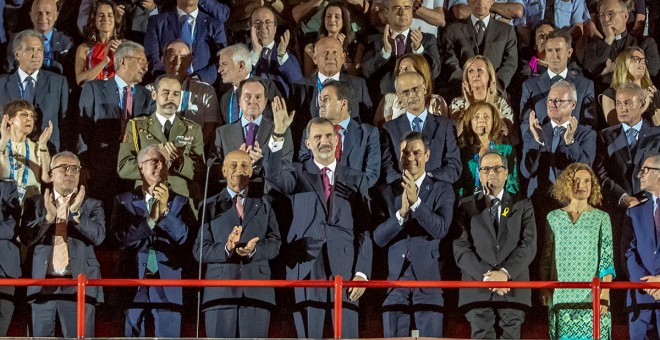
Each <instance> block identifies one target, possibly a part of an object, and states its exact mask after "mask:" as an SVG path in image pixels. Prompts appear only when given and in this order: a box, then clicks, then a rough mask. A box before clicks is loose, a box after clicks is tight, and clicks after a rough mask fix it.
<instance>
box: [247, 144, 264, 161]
mask: <svg viewBox="0 0 660 340" xmlns="http://www.w3.org/2000/svg"><path fill="white" fill-rule="evenodd" d="M245 152H247V153H248V155H249V156H250V159H252V163H253V164H254V163H256V162H258V161H259V160H260V159H261V158H262V157H263V156H264V155H263V153H262V150H261V147H260V146H259V142H258V141H254V146H252V145H250V146H249V147H248V148H247V150H245Z"/></svg>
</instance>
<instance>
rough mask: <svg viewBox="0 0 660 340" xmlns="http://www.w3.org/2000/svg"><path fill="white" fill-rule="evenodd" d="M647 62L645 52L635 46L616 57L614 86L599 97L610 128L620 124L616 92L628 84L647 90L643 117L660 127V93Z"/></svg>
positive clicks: (613, 77) (613, 75)
mask: <svg viewBox="0 0 660 340" xmlns="http://www.w3.org/2000/svg"><path fill="white" fill-rule="evenodd" d="M646 62H647V60H646V56H645V55H644V50H642V49H641V48H639V47H634V46H633V47H629V48H627V49H625V50H623V51H621V53H619V55H618V56H617V57H616V60H615V62H614V73H613V74H612V84H611V85H610V88H608V89H606V90H605V91H603V93H602V94H601V95H600V96H598V99H599V101H600V106H601V109H602V110H603V115H605V120H606V121H607V125H608V126H612V125H616V124H619V121H618V119H617V116H616V90H617V89H618V88H619V86H621V85H623V84H625V83H628V82H632V83H635V84H637V85H639V86H641V87H642V88H643V89H645V90H646V98H645V101H644V105H645V108H644V110H643V112H644V113H643V114H642V116H643V117H644V118H645V119H647V120H649V121H651V122H653V125H656V126H657V125H660V114H657V113H658V111H660V93H658V90H657V89H656V87H655V86H654V85H653V82H652V81H651V76H650V75H649V70H648V69H647V67H646Z"/></svg>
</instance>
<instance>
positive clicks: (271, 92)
mask: <svg viewBox="0 0 660 340" xmlns="http://www.w3.org/2000/svg"><path fill="white" fill-rule="evenodd" d="M262 80H263V82H264V83H265V84H266V97H267V98H268V103H267V104H266V108H265V109H264V112H263V113H262V114H263V115H264V117H266V118H268V119H270V120H271V121H272V120H273V110H272V108H271V106H270V103H271V102H272V101H273V98H275V97H282V94H281V93H280V90H278V89H277V85H276V84H275V82H274V81H272V80H270V79H262ZM233 93H234V87H233V86H231V87H230V88H229V90H227V91H225V93H223V94H222V97H220V113H221V114H222V121H223V122H224V124H230V123H234V122H236V121H237V120H239V118H240V117H234V116H232V118H231V121H229V110H230V107H229V104H230V102H231V96H232V95H233ZM238 102H239V98H236V97H234V102H233V103H231V104H232V105H238ZM239 110H240V109H239Z"/></svg>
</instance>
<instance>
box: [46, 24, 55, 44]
mask: <svg viewBox="0 0 660 340" xmlns="http://www.w3.org/2000/svg"><path fill="white" fill-rule="evenodd" d="M53 31H55V29H54V28H53V29H52V30H50V32H48V33H46V34H44V40H45V41H44V44H45V43H46V41H48V42H50V41H51V39H53Z"/></svg>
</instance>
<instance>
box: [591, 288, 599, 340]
mask: <svg viewBox="0 0 660 340" xmlns="http://www.w3.org/2000/svg"><path fill="white" fill-rule="evenodd" d="M591 295H592V299H593V309H594V332H593V335H594V339H600V279H599V278H598V277H594V278H593V280H591Z"/></svg>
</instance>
